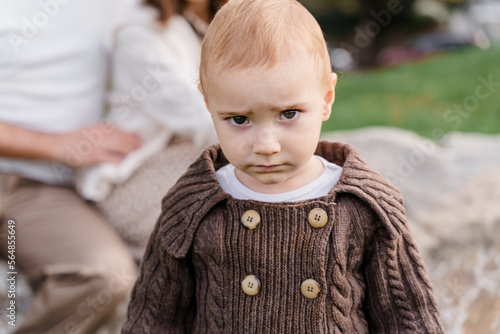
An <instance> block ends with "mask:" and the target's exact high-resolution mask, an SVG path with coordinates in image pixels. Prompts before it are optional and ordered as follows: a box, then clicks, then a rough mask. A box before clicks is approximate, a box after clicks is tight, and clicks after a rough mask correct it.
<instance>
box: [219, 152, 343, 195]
mask: <svg viewBox="0 0 500 334" xmlns="http://www.w3.org/2000/svg"><path fill="white" fill-rule="evenodd" d="M316 157H317V158H318V159H320V160H321V162H322V163H323V165H324V166H325V169H324V171H323V173H322V174H321V175H320V176H319V177H317V178H316V179H315V180H314V181H312V182H311V183H309V184H307V185H305V186H303V187H300V188H298V189H295V190H292V191H288V192H285V193H280V194H263V193H259V192H256V191H253V190H251V189H250V188H248V187H247V186H245V185H244V184H243V183H241V182H240V180H238V178H237V177H236V174H235V173H234V166H233V165H232V164H228V165H226V166H224V167H222V168H220V169H218V170H217V171H216V173H215V174H216V176H217V180H219V184H220V186H221V188H222V190H224V191H225V192H226V193H228V194H230V195H231V196H233V197H234V198H236V199H241V200H254V201H260V202H267V203H278V202H297V201H305V200H309V199H313V198H318V197H322V196H326V195H327V194H328V193H329V192H330V190H331V189H332V188H333V186H334V185H335V184H336V183H337V181H338V180H339V178H340V174H342V167H340V166H337V165H336V164H334V163H331V162H329V161H327V160H326V159H324V158H322V157H320V156H317V155H316Z"/></svg>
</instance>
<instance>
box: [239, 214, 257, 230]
mask: <svg viewBox="0 0 500 334" xmlns="http://www.w3.org/2000/svg"><path fill="white" fill-rule="evenodd" d="M241 223H242V224H243V225H244V226H245V227H246V228H248V229H249V230H253V229H254V228H256V227H257V226H258V225H259V224H260V215H259V213H258V212H257V211H255V210H248V211H245V213H244V214H243V216H241Z"/></svg>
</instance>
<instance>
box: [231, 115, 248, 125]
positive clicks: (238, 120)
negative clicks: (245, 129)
mask: <svg viewBox="0 0 500 334" xmlns="http://www.w3.org/2000/svg"><path fill="white" fill-rule="evenodd" d="M229 121H230V122H231V124H233V125H243V124H246V123H248V118H247V117H246V116H234V117H231V118H229Z"/></svg>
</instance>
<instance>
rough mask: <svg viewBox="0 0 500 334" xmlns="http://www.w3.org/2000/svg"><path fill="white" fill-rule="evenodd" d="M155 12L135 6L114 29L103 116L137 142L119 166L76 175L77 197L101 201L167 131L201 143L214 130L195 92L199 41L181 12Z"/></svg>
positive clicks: (152, 150)
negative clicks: (163, 18)
mask: <svg viewBox="0 0 500 334" xmlns="http://www.w3.org/2000/svg"><path fill="white" fill-rule="evenodd" d="M157 16H158V13H157V11H156V10H154V9H153V8H150V7H146V6H143V7H140V8H138V10H137V11H136V12H134V13H133V17H131V18H130V20H129V21H128V22H127V23H126V24H124V25H123V26H121V27H120V28H119V29H118V30H117V31H116V33H115V41H114V44H115V47H114V53H113V91H112V98H111V102H112V108H111V112H110V114H109V119H110V120H111V121H112V122H113V124H115V125H116V126H117V127H118V128H121V129H123V130H127V131H131V132H135V133H138V134H139V135H140V136H141V138H142V143H143V145H142V146H141V147H140V148H139V149H137V150H135V151H133V152H131V153H130V154H128V155H127V157H126V158H125V159H124V160H123V161H122V162H121V163H120V164H111V163H104V164H99V165H96V166H93V167H90V168H87V169H85V170H82V171H80V172H79V173H78V176H77V181H76V186H77V190H78V192H79V193H80V195H81V196H82V197H84V198H86V199H89V200H93V201H96V202H98V201H103V200H105V199H106V197H107V196H108V195H109V193H110V192H111V190H112V188H113V186H114V185H115V184H121V183H124V182H125V181H127V180H128V178H129V177H130V176H131V175H132V174H133V173H134V172H135V171H136V170H137V169H138V168H139V167H140V166H141V165H142V164H143V163H144V162H145V161H146V160H147V159H148V158H149V157H151V156H153V155H154V154H156V153H158V152H160V151H161V150H163V149H164V148H165V146H166V145H167V143H168V141H169V139H170V138H171V136H172V135H183V136H188V137H189V138H192V139H193V142H194V143H195V144H196V145H197V146H199V147H203V146H205V145H207V144H211V143H214V142H216V138H217V137H216V133H215V129H214V126H213V124H212V120H211V117H210V113H209V112H208V110H207V108H206V105H205V102H204V99H203V95H202V94H201V93H200V91H199V90H198V69H199V66H200V56H201V39H200V38H199V37H198V36H197V35H196V33H195V32H194V30H193V28H192V27H191V25H190V24H189V22H188V21H187V20H186V19H185V18H184V17H182V16H179V15H174V16H172V17H170V18H169V20H168V22H167V24H166V26H161V25H159V24H158V23H157V22H156V17H157Z"/></svg>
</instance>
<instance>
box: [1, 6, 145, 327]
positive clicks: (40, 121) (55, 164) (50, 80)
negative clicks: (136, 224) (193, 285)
mask: <svg viewBox="0 0 500 334" xmlns="http://www.w3.org/2000/svg"><path fill="white" fill-rule="evenodd" d="M133 3H134V1H133V0H130V1H129V0H127V1H123V0H105V1H103V0H72V1H60V0H57V1H56V0H41V1H38V0H37V1H35V0H29V1H0V50H1V54H2V56H1V57H0V232H1V235H0V237H1V240H0V245H1V246H0V249H1V253H2V255H3V256H4V257H8V258H9V259H10V260H11V261H12V260H13V259H14V260H15V263H13V264H12V262H10V263H11V264H12V265H13V267H9V270H10V271H13V272H16V271H18V270H19V271H22V272H24V273H25V274H26V275H27V277H28V279H29V281H30V283H31V285H32V287H33V292H34V298H33V300H32V303H31V304H30V307H29V308H28V310H27V311H26V312H25V313H24V314H23V316H22V322H20V323H19V322H17V320H18V319H19V316H20V315H19V314H17V319H16V321H15V322H14V323H13V325H15V326H16V331H15V333H22V334H25V333H37V334H39V333H95V331H96V330H97V328H98V327H100V325H101V324H102V323H103V322H105V321H106V320H107V319H108V318H109V317H110V316H112V315H113V313H114V311H115V308H116V305H117V304H118V303H119V302H120V301H121V300H122V299H123V298H124V296H126V294H127V292H128V291H129V290H130V288H131V285H132V284H133V282H134V280H135V275H136V269H135V265H134V262H133V260H132V259H131V257H130V254H129V252H128V250H127V248H126V247H125V245H124V244H123V242H122V241H121V240H120V238H119V236H118V235H116V233H115V232H114V231H113V230H112V229H111V228H110V227H109V225H108V224H107V222H106V221H105V219H104V218H103V217H102V216H101V215H100V214H99V213H98V211H97V210H96V209H95V207H94V206H93V205H90V204H89V203H88V202H86V201H84V200H82V199H81V198H80V197H79V195H78V194H77V193H76V191H75V189H74V186H73V180H74V167H76V166H85V165H93V164H96V163H101V162H112V163H118V162H120V161H122V160H123V158H124V157H125V156H126V155H127V154H129V153H130V152H132V151H133V150H135V149H137V148H138V147H140V145H141V141H140V138H139V137H138V136H137V135H136V134H133V133H129V132H125V131H122V130H118V129H115V128H113V127H112V126H110V125H109V124H106V123H99V121H100V119H101V117H102V113H103V109H104V103H103V101H104V99H105V95H106V87H107V71H108V64H109V61H108V60H109V59H108V55H109V51H110V49H111V35H112V31H113V30H114V27H115V26H116V25H118V24H119V18H120V17H122V16H124V13H125V12H126V11H127V10H129V8H131V6H132V4H133ZM13 237H14V238H15V239H14V238H13ZM7 240H9V241H10V243H9V244H10V245H15V252H10V253H8V252H7ZM12 241H15V244H14V243H12ZM11 249H12V247H11Z"/></svg>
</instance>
